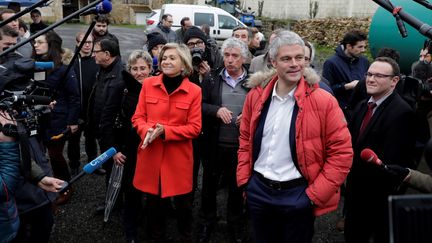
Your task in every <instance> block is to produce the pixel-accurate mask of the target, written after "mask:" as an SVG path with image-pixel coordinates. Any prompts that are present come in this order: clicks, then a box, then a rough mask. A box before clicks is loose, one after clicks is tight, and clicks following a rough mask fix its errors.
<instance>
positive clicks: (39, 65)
mask: <svg viewBox="0 0 432 243" xmlns="http://www.w3.org/2000/svg"><path fill="white" fill-rule="evenodd" d="M53 68H54V62H34V69H36V70H48V69H53Z"/></svg>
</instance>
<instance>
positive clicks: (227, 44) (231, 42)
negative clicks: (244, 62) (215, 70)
mask: <svg viewBox="0 0 432 243" xmlns="http://www.w3.org/2000/svg"><path fill="white" fill-rule="evenodd" d="M227 48H239V49H240V54H241V55H242V56H243V58H244V59H247V58H249V49H248V47H247V45H246V43H244V42H243V41H241V40H239V39H237V38H234V37H230V38H228V39H226V40H225V41H224V42H223V44H222V47H221V51H222V55H223V53H224V52H225V50H226V49H227Z"/></svg>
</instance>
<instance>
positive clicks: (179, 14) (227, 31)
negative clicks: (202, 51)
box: [160, 4, 246, 43]
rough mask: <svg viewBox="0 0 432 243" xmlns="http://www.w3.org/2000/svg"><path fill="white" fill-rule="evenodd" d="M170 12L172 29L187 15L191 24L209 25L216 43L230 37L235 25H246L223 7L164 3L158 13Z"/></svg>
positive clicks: (175, 28) (178, 25) (211, 35)
mask: <svg viewBox="0 0 432 243" xmlns="http://www.w3.org/2000/svg"><path fill="white" fill-rule="evenodd" d="M166 13H169V14H172V16H173V25H172V29H173V30H177V29H179V28H180V27H181V25H180V20H181V19H182V18H183V17H186V16H187V17H189V18H190V19H191V21H192V24H193V25H195V26H197V27H200V26H201V25H203V24H208V25H209V26H210V37H212V38H214V39H215V40H216V41H218V43H220V42H222V41H224V40H225V39H227V38H229V37H231V35H232V30H233V29H234V28H236V27H237V26H246V25H245V24H244V23H242V22H241V21H240V20H239V19H237V18H235V17H234V16H232V15H231V14H229V13H228V12H226V11H225V10H223V9H220V8H216V7H211V6H203V5H191V4H164V5H163V6H162V9H161V13H160V15H161V16H162V15H164V14H166Z"/></svg>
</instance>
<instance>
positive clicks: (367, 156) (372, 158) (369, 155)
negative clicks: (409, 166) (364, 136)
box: [360, 148, 385, 167]
mask: <svg viewBox="0 0 432 243" xmlns="http://www.w3.org/2000/svg"><path fill="white" fill-rule="evenodd" d="M360 157H361V158H362V160H364V161H366V162H369V163H373V164H376V165H379V166H384V167H385V165H384V164H383V162H382V161H381V160H380V159H379V158H378V156H377V155H376V153H375V152H374V151H373V150H372V149H369V148H365V149H363V150H362V151H361V153H360Z"/></svg>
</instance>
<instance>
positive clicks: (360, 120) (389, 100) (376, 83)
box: [345, 57, 415, 243]
mask: <svg viewBox="0 0 432 243" xmlns="http://www.w3.org/2000/svg"><path fill="white" fill-rule="evenodd" d="M399 75H400V70H399V66H398V64H397V63H396V62H395V61H394V60H393V59H391V58H388V57H379V58H377V59H375V61H374V62H373V63H372V65H371V66H370V67H369V69H368V72H367V73H366V88H367V93H368V95H369V96H370V97H369V98H368V99H365V100H364V101H362V102H360V104H359V105H358V106H357V108H356V110H355V112H354V115H353V117H352V119H351V122H350V124H349V129H350V132H351V135H352V143H353V148H354V161H353V166H352V169H351V172H350V174H349V175H348V178H347V192H346V202H345V207H346V218H345V239H346V242H347V243H350V242H369V238H371V237H372V238H373V239H374V242H388V241H389V239H388V208H387V197H388V196H389V195H391V194H398V193H401V192H402V190H401V188H400V187H399V186H398V185H397V183H395V181H394V180H393V179H392V178H391V176H390V175H389V174H388V173H386V172H385V171H384V170H383V169H382V168H380V167H379V166H376V165H374V164H372V163H368V162H365V161H363V160H362V159H361V158H360V153H361V151H362V150H363V149H365V148H370V149H372V150H373V151H374V152H375V153H376V154H377V155H378V157H379V158H380V159H381V160H382V161H383V162H384V163H386V164H396V165H401V166H405V167H411V168H412V167H413V166H414V158H413V155H414V153H413V150H414V143H415V142H414V136H413V135H414V131H413V130H414V123H413V121H414V114H413V110H412V109H411V107H410V106H409V105H408V104H407V103H406V102H405V101H404V100H403V99H402V98H401V97H400V96H399V94H397V92H394V89H395V87H396V84H397V83H398V81H399V79H400V78H399ZM395 185H396V186H395Z"/></svg>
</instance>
